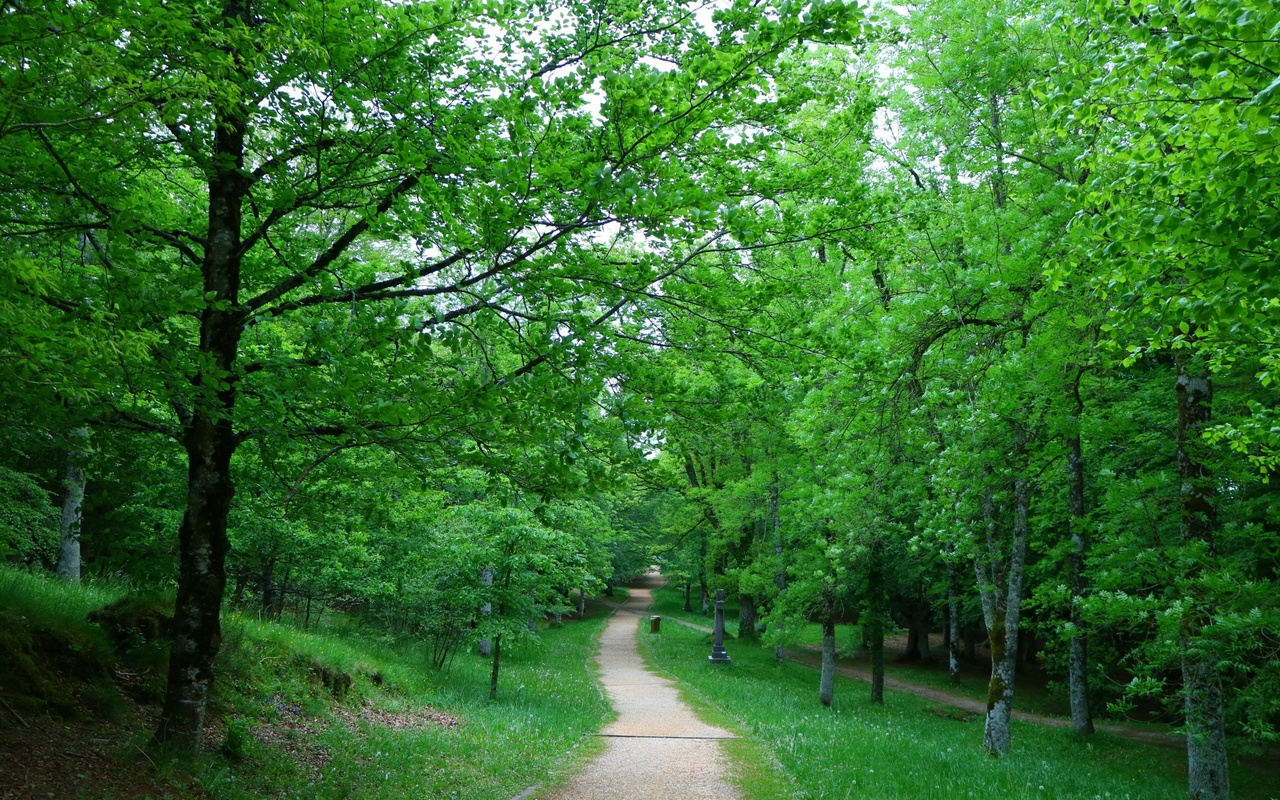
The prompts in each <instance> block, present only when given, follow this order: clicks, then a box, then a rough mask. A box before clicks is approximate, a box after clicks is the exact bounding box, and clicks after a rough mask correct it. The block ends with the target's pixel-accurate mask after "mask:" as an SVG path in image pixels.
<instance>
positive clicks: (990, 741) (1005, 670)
mask: <svg viewBox="0 0 1280 800" xmlns="http://www.w3.org/2000/svg"><path fill="white" fill-rule="evenodd" d="M1013 434H1014V435H1013V525H1012V542H1011V546H1010V548H1009V563H1008V565H1007V567H1006V566H1005V565H1004V563H1003V559H1002V557H1001V553H1002V552H1003V548H1002V546H1001V543H1000V541H999V538H998V536H997V534H996V528H997V525H996V520H995V507H994V506H995V504H994V499H993V496H992V491H991V489H990V488H988V489H987V491H986V492H984V494H983V500H982V505H983V518H984V522H985V523H986V531H987V541H986V545H987V547H986V552H985V553H983V554H981V555H979V557H977V558H975V560H974V571H975V572H976V574H977V579H978V589H979V592H980V593H981V595H982V614H983V618H984V619H985V621H986V623H987V634H988V636H989V638H990V642H991V682H990V684H989V685H988V688H987V719H986V725H985V727H984V729H983V735H982V745H983V747H984V748H986V750H987V752H988V753H990V754H991V755H994V756H1000V755H1004V754H1006V753H1008V752H1009V749H1010V747H1011V746H1012V737H1011V734H1010V730H1009V722H1010V720H1011V719H1012V717H1013V684H1014V670H1015V668H1016V667H1017V661H1018V632H1019V627H1018V624H1019V618H1020V615H1021V610H1022V583H1023V576H1024V573H1025V571H1026V563H1027V525H1028V513H1029V508H1030V491H1029V487H1028V481H1027V476H1026V443H1027V430H1026V426H1025V425H1024V424H1023V423H1022V422H1020V421H1016V420H1015V421H1014V422H1013Z"/></svg>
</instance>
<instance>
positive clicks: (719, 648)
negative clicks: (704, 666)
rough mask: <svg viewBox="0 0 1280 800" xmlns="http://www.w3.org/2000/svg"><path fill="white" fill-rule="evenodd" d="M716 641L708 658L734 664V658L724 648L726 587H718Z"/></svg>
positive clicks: (717, 661) (712, 660)
mask: <svg viewBox="0 0 1280 800" xmlns="http://www.w3.org/2000/svg"><path fill="white" fill-rule="evenodd" d="M715 635H716V641H715V644H714V645H712V647H711V655H709V656H707V660H708V661H710V662H711V663H712V664H732V663H733V659H732V658H729V654H728V653H726V652H725V650H724V589H716V626H715Z"/></svg>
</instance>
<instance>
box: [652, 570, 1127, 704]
mask: <svg viewBox="0 0 1280 800" xmlns="http://www.w3.org/2000/svg"><path fill="white" fill-rule="evenodd" d="M737 612H738V609H737V607H736V606H735V607H733V608H726V609H725V621H724V627H725V635H726V636H732V637H734V638H737V633H738V613H737ZM652 613H654V614H661V615H662V616H667V617H674V618H676V619H683V620H686V621H688V622H692V623H693V624H695V625H702V626H704V627H710V626H711V624H712V618H711V617H710V616H704V615H703V614H702V613H701V612H700V611H696V610H695V611H692V612H689V611H685V610H684V590H683V588H682V587H680V586H674V585H669V586H667V587H665V588H663V589H659V590H658V591H656V592H654V604H653V611H652ZM859 630H860V629H859V628H858V626H857V625H837V626H836V646H837V647H838V648H839V649H840V650H839V652H840V653H841V655H840V657H839V660H840V662H841V663H850V664H854V665H856V666H860V667H862V668H864V669H868V670H869V669H870V668H871V662H870V656H869V655H868V654H867V652H866V651H864V650H862V649H861V639H860V634H859ZM787 638H788V641H787V645H786V646H787V647H788V648H791V649H800V648H802V647H820V646H821V645H822V626H821V625H819V624H817V623H816V622H809V623H805V625H804V626H803V627H802V628H800V629H799V630H797V631H794V632H792V633H791V634H790V635H789V636H788V637H787ZM989 669H990V667H989V665H987V664H985V663H984V664H965V665H963V666H962V674H961V678H960V682H959V683H952V682H951V674H950V672H949V671H948V669H947V668H946V665H945V664H944V663H943V662H942V661H940V660H937V661H932V662H918V661H916V662H912V661H900V660H896V659H895V658H894V654H893V653H892V652H886V654H885V674H886V675H888V676H891V677H894V678H898V679H899V680H903V681H907V682H909V683H915V684H919V685H921V686H927V687H930V688H933V689H939V690H941V691H945V692H950V693H952V694H958V695H961V696H963V697H968V698H970V699H973V700H980V701H983V702H986V699H987V689H988V678H989V672H988V670H989ZM1017 694H1018V699H1017V707H1018V709H1019V710H1021V711H1028V712H1031V713H1033V714H1041V715H1043V716H1051V717H1066V716H1067V715H1068V708H1067V704H1066V697H1065V695H1063V694H1062V693H1060V692H1054V691H1052V690H1051V689H1050V688H1049V687H1048V685H1047V681H1046V680H1045V678H1044V676H1042V675H1038V674H1032V675H1023V676H1019V679H1018V684H1017ZM1099 721H1102V718H1101V717H1099ZM1126 722H1127V720H1126Z"/></svg>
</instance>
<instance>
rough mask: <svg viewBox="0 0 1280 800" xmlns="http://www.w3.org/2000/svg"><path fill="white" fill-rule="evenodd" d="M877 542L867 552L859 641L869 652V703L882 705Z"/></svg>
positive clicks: (880, 584)
mask: <svg viewBox="0 0 1280 800" xmlns="http://www.w3.org/2000/svg"><path fill="white" fill-rule="evenodd" d="M881 555H882V551H881V548H880V540H879V538H874V539H872V540H871V547H870V548H869V549H868V552H867V559H868V561H867V595H868V597H867V613H866V622H865V623H864V624H863V626H862V637H863V639H864V640H865V641H866V643H867V646H868V649H869V650H870V651H871V702H873V703H878V704H883V703H884V619H885V603H884V565H883V564H881V563H880V559H881Z"/></svg>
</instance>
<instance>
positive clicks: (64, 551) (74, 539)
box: [58, 427, 89, 583]
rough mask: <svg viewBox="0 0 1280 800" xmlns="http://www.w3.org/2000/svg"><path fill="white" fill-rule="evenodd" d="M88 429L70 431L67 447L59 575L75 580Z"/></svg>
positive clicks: (77, 565)
mask: <svg viewBox="0 0 1280 800" xmlns="http://www.w3.org/2000/svg"><path fill="white" fill-rule="evenodd" d="M88 438H89V429H88V428H84V427H81V428H76V429H75V430H73V431H72V432H71V446H70V447H68V448H67V471H66V475H65V477H64V478H63V481H62V520H61V522H60V524H59V525H58V578H59V579H61V580H64V581H69V582H72V583H75V582H77V581H79V580H80V522H81V520H82V514H81V509H82V508H83V506H84V486H85V479H84V469H83V468H82V467H81V462H82V461H83V459H84V443H85V440H86V439H88Z"/></svg>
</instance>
